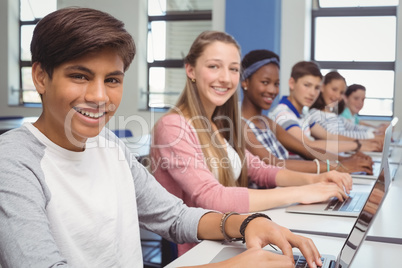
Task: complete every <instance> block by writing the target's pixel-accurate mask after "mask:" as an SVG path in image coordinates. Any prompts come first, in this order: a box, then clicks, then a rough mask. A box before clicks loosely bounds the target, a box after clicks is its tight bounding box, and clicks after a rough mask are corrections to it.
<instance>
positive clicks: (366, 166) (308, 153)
mask: <svg viewBox="0 0 402 268" xmlns="http://www.w3.org/2000/svg"><path fill="white" fill-rule="evenodd" d="M268 122H269V124H270V128H271V129H272V130H275V132H274V133H275V134H276V137H277V139H278V140H279V141H280V142H281V143H282V145H283V146H285V148H286V149H288V150H289V151H292V152H295V153H297V154H299V155H301V156H303V157H304V158H305V159H310V160H313V159H316V158H317V159H319V160H321V161H320V170H321V172H325V171H326V170H327V163H326V160H327V159H328V160H330V161H331V165H330V170H338V171H341V172H348V173H351V172H359V171H363V172H366V173H368V174H372V172H373V167H372V165H373V163H372V159H371V157H369V156H367V155H363V154H362V153H358V154H356V156H359V157H341V156H339V155H338V154H335V153H331V152H329V151H325V150H323V149H320V148H311V147H309V146H305V145H303V143H302V142H301V141H300V140H298V139H296V138H295V137H294V136H293V135H291V134H289V133H288V132H287V131H286V130H285V129H283V128H282V127H281V126H280V125H278V124H276V123H275V122H274V121H272V120H271V119H269V120H268ZM355 146H357V144H356V145H355ZM288 161H289V160H287V161H286V163H288ZM335 161H340V164H334V162H335ZM310 172H314V170H313V171H310Z"/></svg>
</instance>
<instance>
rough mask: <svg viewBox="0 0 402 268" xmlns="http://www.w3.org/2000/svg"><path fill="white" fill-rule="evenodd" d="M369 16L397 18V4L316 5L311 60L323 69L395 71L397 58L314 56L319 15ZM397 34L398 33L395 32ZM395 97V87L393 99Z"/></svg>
mask: <svg viewBox="0 0 402 268" xmlns="http://www.w3.org/2000/svg"><path fill="white" fill-rule="evenodd" d="M368 16H378V17H379V16H395V17H396V18H397V6H380V7H340V8H338V7H337V8H332V7H328V8H327V7H326V8H323V7H316V8H313V9H312V14H311V51H310V53H311V54H310V55H311V60H312V61H315V62H317V63H318V64H319V65H320V67H321V68H322V69H347V70H386V71H393V72H394V73H395V65H396V58H395V60H394V61H393V62H389V61H387V62H385V61H375V62H372V61H319V60H316V59H315V57H314V54H315V50H316V48H315V34H316V25H315V24H316V18H318V17H368ZM395 34H396V33H395ZM394 98H395V87H394V93H393V99H394ZM394 106H395V102H394V101H393V104H392V114H393V115H394V114H395V112H394ZM362 117H364V118H367V119H369V118H373V119H374V118H379V119H380V118H384V116H381V115H375V114H372V115H365V116H362Z"/></svg>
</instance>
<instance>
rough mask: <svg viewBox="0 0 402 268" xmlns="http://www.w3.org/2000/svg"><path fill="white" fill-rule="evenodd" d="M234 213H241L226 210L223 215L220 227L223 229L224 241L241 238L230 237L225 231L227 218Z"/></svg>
mask: <svg viewBox="0 0 402 268" xmlns="http://www.w3.org/2000/svg"><path fill="white" fill-rule="evenodd" d="M232 215H239V213H236V212H226V213H225V214H223V215H222V219H221V223H220V224H219V227H220V229H221V232H222V235H223V238H224V241H223V242H233V241H238V240H241V238H231V237H229V236H228V235H227V234H226V232H225V223H226V220H227V219H228V218H229V217H230V216H232Z"/></svg>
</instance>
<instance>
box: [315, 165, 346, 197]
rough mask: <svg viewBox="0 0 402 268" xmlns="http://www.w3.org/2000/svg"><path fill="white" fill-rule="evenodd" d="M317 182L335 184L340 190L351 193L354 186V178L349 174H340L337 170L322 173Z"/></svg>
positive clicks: (318, 175)
mask: <svg viewBox="0 0 402 268" xmlns="http://www.w3.org/2000/svg"><path fill="white" fill-rule="evenodd" d="M316 176H317V177H316V180H315V182H333V183H335V184H336V185H337V186H338V187H339V188H340V189H342V190H344V191H346V192H347V193H350V190H352V186H353V180H352V176H350V174H348V173H343V172H338V171H336V170H332V171H329V172H325V173H321V174H317V175H316Z"/></svg>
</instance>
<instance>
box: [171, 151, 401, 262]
mask: <svg viewBox="0 0 402 268" xmlns="http://www.w3.org/2000/svg"><path fill="white" fill-rule="evenodd" d="M394 149H395V148H394ZM401 149H402V148H398V150H396V151H394V152H393V155H394V157H395V158H396V157H399V158H400V157H401V155H402V150H401ZM372 184H373V180H371V182H370V181H369V180H367V183H364V184H355V185H354V189H355V190H359V189H363V188H364V187H369V188H371V187H372ZM401 205H402V168H399V169H398V171H397V173H396V175H395V179H394V180H393V181H392V183H391V185H390V188H389V192H388V194H387V196H386V198H385V200H384V203H383V205H382V207H381V210H380V211H379V213H378V214H377V216H376V218H375V220H374V222H373V224H372V226H371V228H370V231H369V232H368V236H367V238H366V241H364V242H363V244H362V246H361V248H360V250H359V252H358V253H357V255H356V257H355V260H354V261H353V263H352V265H351V267H352V268H360V267H365V268H371V267H373V268H374V267H375V268H377V267H400V265H399V262H400V257H399V255H400V254H401V252H402V228H400V224H401V222H402V213H401V209H400V207H401ZM285 209H286V207H281V208H277V209H271V210H268V211H263V212H264V213H266V214H268V215H269V216H270V217H271V218H272V219H273V220H274V221H275V222H276V223H278V224H280V225H283V226H285V227H287V228H289V229H292V230H294V231H295V230H299V231H300V234H301V235H303V236H306V237H309V238H311V239H313V241H314V243H315V244H316V246H317V248H318V249H319V250H320V252H321V253H322V254H330V255H335V256H337V255H338V253H339V252H340V249H341V248H342V246H343V243H344V241H345V239H346V235H347V234H349V232H350V230H351V228H352V226H353V224H354V223H355V220H356V219H355V218H351V217H337V216H320V215H308V214H296V213H287V212H286V211H285ZM302 232H304V233H302ZM306 232H310V234H306ZM312 232H320V235H313V234H311V233H312ZM296 233H297V232H296ZM380 241H382V242H380ZM233 245H235V246H242V245H241V244H239V243H237V244H233ZM224 246H227V245H222V244H221V242H219V241H203V242H201V243H200V244H199V245H197V246H196V247H194V248H193V249H191V250H190V251H188V252H187V253H186V254H184V255H183V256H181V257H180V258H178V259H176V260H175V261H174V262H172V263H171V264H169V265H168V266H167V267H178V266H184V265H200V264H206V263H209V262H210V261H211V260H212V259H213V258H214V257H215V256H216V254H217V253H218V252H219V251H220V250H221V249H222V248H223V247H224Z"/></svg>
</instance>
